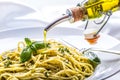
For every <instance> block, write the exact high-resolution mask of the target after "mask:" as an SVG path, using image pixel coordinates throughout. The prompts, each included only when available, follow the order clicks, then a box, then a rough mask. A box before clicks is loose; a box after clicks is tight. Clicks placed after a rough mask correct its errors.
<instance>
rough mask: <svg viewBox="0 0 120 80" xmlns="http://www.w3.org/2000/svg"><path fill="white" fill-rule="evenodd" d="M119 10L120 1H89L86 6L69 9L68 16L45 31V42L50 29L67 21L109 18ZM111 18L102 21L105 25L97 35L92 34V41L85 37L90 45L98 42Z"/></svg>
mask: <svg viewBox="0 0 120 80" xmlns="http://www.w3.org/2000/svg"><path fill="white" fill-rule="evenodd" d="M118 10H120V0H88V1H87V2H85V3H84V4H81V5H79V6H76V7H74V8H70V9H67V10H66V15H64V16H63V17H61V18H59V19H57V20H55V21H54V22H53V23H51V24H50V25H48V26H47V27H46V28H45V29H44V41H45V40H46V33H47V31H48V30H49V29H51V28H52V27H53V26H55V25H57V24H59V23H61V22H63V21H65V20H67V21H70V22H71V23H73V22H76V21H79V20H82V21H85V20H87V21H88V20H90V19H97V18H100V17H101V16H102V15H107V16H108V14H112V13H113V12H115V11H118ZM109 16H111V15H109ZM109 18H110V17H108V19H107V20H106V21H104V20H105V18H104V19H103V21H101V23H100V24H103V25H102V27H101V28H99V30H98V31H97V32H96V33H97V34H96V33H95V34H92V36H93V37H92V38H91V39H87V38H86V37H85V39H86V40H87V41H88V42H90V43H91V42H92V43H94V42H96V40H97V39H98V38H99V37H98V35H99V34H98V33H99V32H100V31H101V29H102V28H103V27H104V26H105V24H106V23H107V21H108V20H109ZM94 23H95V24H99V23H96V22H94ZM86 24H87V23H86ZM85 30H86V29H85ZM88 35H89V34H88ZM94 35H95V36H94ZM90 36H91V35H90Z"/></svg>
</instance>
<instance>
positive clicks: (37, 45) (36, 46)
mask: <svg viewBox="0 0 120 80" xmlns="http://www.w3.org/2000/svg"><path fill="white" fill-rule="evenodd" d="M45 47H48V45H47V43H44V42H42V41H35V42H33V43H32V45H31V49H32V50H34V51H37V50H38V49H43V48H45Z"/></svg>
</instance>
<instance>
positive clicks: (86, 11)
mask: <svg viewBox="0 0 120 80" xmlns="http://www.w3.org/2000/svg"><path fill="white" fill-rule="evenodd" d="M119 9H120V0H88V1H87V2H86V3H84V4H83V5H82V6H77V7H74V8H70V9H68V10H67V13H68V14H70V15H71V16H72V17H71V19H70V22H76V21H79V20H85V19H94V18H99V17H101V16H102V15H103V14H106V13H107V12H109V11H111V12H115V11H117V10H119Z"/></svg>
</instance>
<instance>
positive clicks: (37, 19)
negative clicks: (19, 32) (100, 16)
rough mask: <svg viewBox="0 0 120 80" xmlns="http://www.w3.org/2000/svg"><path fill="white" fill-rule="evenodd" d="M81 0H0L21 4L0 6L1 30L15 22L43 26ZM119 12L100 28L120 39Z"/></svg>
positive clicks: (81, 25)
mask: <svg viewBox="0 0 120 80" xmlns="http://www.w3.org/2000/svg"><path fill="white" fill-rule="evenodd" d="M82 1H83V0H42V1H41V0H0V2H13V3H18V4H21V5H19V7H18V6H15V7H14V6H13V8H10V7H9V6H8V7H5V9H4V7H3V6H1V7H0V10H1V12H2V13H0V16H2V18H0V28H1V30H3V29H4V30H5V29H6V28H11V26H12V28H13V27H14V28H15V27H16V25H15V24H17V27H21V26H23V27H29V26H39V25H40V24H42V23H43V26H46V25H48V24H49V23H51V22H52V21H54V20H55V19H57V18H58V17H60V16H62V15H63V14H65V13H66V9H68V8H71V7H74V6H76V5H77V4H78V3H80V2H82ZM4 5H8V4H4ZM23 5H25V6H23ZM21 6H22V7H21ZM26 6H27V7H26ZM7 8H8V9H7ZM28 8H29V9H28ZM11 9H13V10H15V9H16V12H18V14H12V13H11V12H10V11H13V10H11ZM19 10H20V11H19ZM14 12H15V11H14ZM119 14H120V11H117V12H114V13H113V15H112V16H111V19H110V20H109V21H108V23H107V24H106V25H105V28H104V29H103V30H102V32H104V33H105V34H109V35H111V36H113V37H115V38H117V39H119V40H120V36H119V35H120V32H119V31H120V26H119V25H120V23H119V20H120V16H119ZM6 15H7V16H6ZM8 15H9V16H8ZM3 16H5V17H3ZM11 16H12V17H11ZM13 16H14V19H13ZM44 24H45V25H44ZM84 25H85V22H83V21H79V22H76V23H73V24H70V23H69V22H64V23H62V24H60V25H57V26H60V27H75V28H76V27H77V28H80V29H82V28H83V27H84ZM12 28H11V29H12Z"/></svg>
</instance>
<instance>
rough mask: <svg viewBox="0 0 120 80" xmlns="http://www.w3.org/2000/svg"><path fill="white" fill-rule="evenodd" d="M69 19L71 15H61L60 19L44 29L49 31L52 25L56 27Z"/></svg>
mask: <svg viewBox="0 0 120 80" xmlns="http://www.w3.org/2000/svg"><path fill="white" fill-rule="evenodd" d="M68 19H69V15H68V14H66V15H64V16H62V17H60V18H59V19H57V20H55V21H53V22H52V23H50V24H49V25H48V26H47V27H45V29H44V30H45V31H46V32H47V31H49V30H50V29H51V28H52V27H54V26H55V25H57V24H60V23H62V22H64V21H67V20H68Z"/></svg>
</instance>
